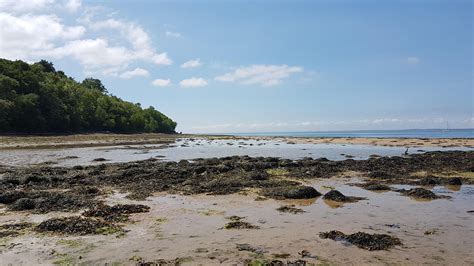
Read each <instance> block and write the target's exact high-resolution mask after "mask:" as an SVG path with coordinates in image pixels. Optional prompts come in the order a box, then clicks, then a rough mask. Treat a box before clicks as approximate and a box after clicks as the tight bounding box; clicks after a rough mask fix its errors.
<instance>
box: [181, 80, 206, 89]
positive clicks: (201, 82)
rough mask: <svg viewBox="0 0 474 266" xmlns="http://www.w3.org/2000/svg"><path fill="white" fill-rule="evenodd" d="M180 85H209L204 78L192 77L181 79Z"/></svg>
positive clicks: (184, 86) (186, 86) (185, 86)
mask: <svg viewBox="0 0 474 266" xmlns="http://www.w3.org/2000/svg"><path fill="white" fill-rule="evenodd" d="M179 85H180V86H181V87H183V88H189V87H204V86H206V85H207V81H206V80H205V79H203V78H190V79H183V80H181V81H180V82H179Z"/></svg>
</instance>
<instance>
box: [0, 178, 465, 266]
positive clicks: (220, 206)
mask: <svg viewBox="0 0 474 266" xmlns="http://www.w3.org/2000/svg"><path fill="white" fill-rule="evenodd" d="M359 181H360V180H359V179H357V178H347V179H341V178H338V179H335V178H333V179H323V180H318V181H314V182H311V183H309V184H311V185H313V186H314V187H315V188H316V189H317V190H318V191H320V192H323V193H324V192H327V191H328V190H329V189H330V188H329V187H334V188H336V189H338V190H339V191H341V192H342V193H344V194H346V195H349V196H359V197H365V198H366V200H362V201H359V202H356V203H345V204H339V205H338V206H335V205H334V204H333V203H332V202H327V201H325V200H323V199H322V198H317V199H313V200H297V201H276V200H271V199H269V200H265V201H255V200H254V198H255V195H254V194H252V193H250V194H248V195H236V194H235V195H226V196H207V195H197V196H181V195H166V194H157V195H155V196H154V197H151V198H149V199H148V200H147V201H145V202H140V203H144V204H147V205H149V206H150V207H151V212H150V213H144V214H136V215H134V216H133V220H134V221H135V222H134V223H132V224H130V225H127V226H126V229H127V230H129V231H128V232H127V234H126V235H125V236H123V237H119V238H116V237H115V236H86V237H58V236H52V237H50V236H42V235H34V236H31V235H30V236H23V237H18V238H15V239H13V240H11V242H15V243H19V245H17V246H15V247H14V248H12V249H11V250H8V249H6V250H5V249H3V250H2V251H1V252H2V259H3V260H4V262H7V263H8V262H11V263H13V264H18V263H21V262H25V261H29V260H28V259H32V260H30V262H31V261H37V262H45V261H54V260H56V259H58V257H57V255H55V254H50V251H51V250H52V249H54V250H56V252H57V253H61V254H63V253H65V254H68V256H70V257H72V258H73V259H74V260H75V261H78V259H77V258H78V256H79V255H80V256H81V257H82V259H81V260H80V261H81V262H85V263H89V264H103V263H105V262H114V261H118V262H124V263H129V259H130V258H131V257H132V256H134V255H135V256H139V257H142V258H143V259H145V260H148V261H151V260H156V259H160V258H162V259H174V258H177V257H181V258H186V260H187V261H188V263H190V264H204V265H210V264H212V265H214V264H219V263H224V264H226V265H229V264H242V262H243V259H255V258H268V259H271V258H273V257H274V256H273V255H272V254H281V253H288V254H289V255H290V257H289V258H288V260H296V259H299V258H301V256H300V255H298V252H300V251H302V250H307V251H309V252H310V253H311V254H312V255H315V256H316V258H304V259H305V260H307V261H308V262H314V263H330V264H337V265H340V264H348V263H351V264H375V265H383V264H388V263H392V264H442V265H472V264H473V263H474V258H473V255H472V247H473V246H474V223H473V219H474V214H472V213H467V211H469V210H472V209H473V206H472V202H473V200H474V193H473V192H474V186H472V185H464V186H461V187H458V189H457V190H456V189H454V190H452V189H450V188H449V187H434V188H433V191H435V192H436V193H443V194H446V195H449V196H451V197H452V198H451V199H438V200H432V201H415V200H413V199H411V198H409V197H405V196H402V195H400V194H399V193H396V192H384V193H376V192H370V191H367V190H364V189H361V188H359V187H354V186H349V185H346V183H353V182H359ZM404 188H410V187H409V186H404ZM124 196H125V195H124V194H114V195H112V196H110V197H108V198H107V201H108V202H109V203H110V204H113V203H131V202H133V201H130V200H127V199H125V198H124ZM285 204H295V205H296V207H298V208H301V209H303V210H304V211H305V213H302V214H288V213H280V212H278V211H277V210H276V208H278V207H280V206H282V205H285ZM231 215H238V216H242V217H245V220H246V221H248V222H250V223H251V224H254V225H258V226H259V227H260V229H255V230H254V229H252V230H250V229H249V230H227V229H222V227H223V226H224V225H225V223H226V222H228V220H226V218H225V217H228V216H231ZM20 219H24V220H29V219H32V218H30V217H29V216H27V215H26V214H24V213H23V214H18V213H15V214H13V213H10V214H9V213H6V214H3V215H1V216H0V222H4V221H5V220H10V221H11V220H20ZM35 219H38V217H35ZM329 230H339V231H342V232H344V233H354V232H357V231H364V232H368V233H386V234H390V235H393V236H396V237H398V238H400V239H401V241H402V243H403V245H402V246H399V247H395V248H394V249H392V250H389V251H372V252H370V251H367V250H363V249H359V248H357V247H355V246H351V245H348V244H347V243H341V242H338V241H332V240H327V239H320V238H319V236H318V234H319V233H320V232H324V231H329ZM429 230H432V231H433V232H435V233H434V234H431V235H425V231H429ZM61 238H65V239H76V240H77V239H80V240H81V241H82V242H83V244H81V245H80V246H78V247H64V246H62V245H60V244H58V243H59V242H58V241H59V240H60V239H61ZM30 242H32V243H34V245H30V244H29V243H30ZM8 244H9V243H7V245H8ZM90 244H94V245H95V246H96V247H95V248H91V249H90V250H87V252H85V251H83V249H84V247H85V246H88V245H90ZM236 244H249V245H251V246H252V247H256V248H257V249H258V250H260V251H261V252H262V253H261V254H255V253H252V252H248V251H238V250H237V248H236ZM81 250H82V251H81ZM18 254H22V255H21V256H19V255H18ZM283 261H286V259H283Z"/></svg>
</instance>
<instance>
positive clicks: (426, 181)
mask: <svg viewBox="0 0 474 266" xmlns="http://www.w3.org/2000/svg"><path fill="white" fill-rule="evenodd" d="M418 183H419V184H420V185H422V186H435V185H439V184H440V182H439V180H438V178H436V177H433V176H427V177H424V178H422V179H420V181H419V182H418Z"/></svg>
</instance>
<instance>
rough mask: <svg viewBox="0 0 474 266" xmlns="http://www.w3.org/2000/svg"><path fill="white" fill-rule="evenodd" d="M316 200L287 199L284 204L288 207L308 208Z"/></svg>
mask: <svg viewBox="0 0 474 266" xmlns="http://www.w3.org/2000/svg"><path fill="white" fill-rule="evenodd" d="M318 198H319V197H317V198H312V199H288V200H285V203H288V204H289V205H297V206H310V205H312V204H314V203H315V202H316V200H317V199H318Z"/></svg>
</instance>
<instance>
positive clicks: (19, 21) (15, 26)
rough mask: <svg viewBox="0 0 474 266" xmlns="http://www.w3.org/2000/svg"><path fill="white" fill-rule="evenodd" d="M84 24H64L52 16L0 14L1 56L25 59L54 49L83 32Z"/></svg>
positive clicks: (78, 36)
mask: <svg viewBox="0 0 474 266" xmlns="http://www.w3.org/2000/svg"><path fill="white" fill-rule="evenodd" d="M85 31H86V29H85V28H84V27H83V26H72V27H69V26H65V25H64V24H62V21H61V19H60V18H58V17H57V16H55V15H33V14H27V15H21V16H14V15H12V14H8V13H0V40H1V41H0V57H2V58H8V59H24V60H28V59H30V58H32V57H35V55H38V56H41V55H42V54H44V53H46V52H47V51H49V50H51V49H54V48H55V45H56V43H57V42H61V41H67V40H71V39H77V38H80V37H81V36H83V35H84V33H85Z"/></svg>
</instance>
